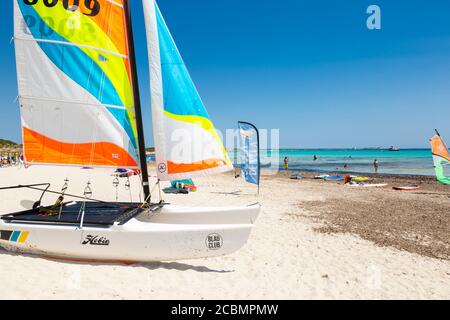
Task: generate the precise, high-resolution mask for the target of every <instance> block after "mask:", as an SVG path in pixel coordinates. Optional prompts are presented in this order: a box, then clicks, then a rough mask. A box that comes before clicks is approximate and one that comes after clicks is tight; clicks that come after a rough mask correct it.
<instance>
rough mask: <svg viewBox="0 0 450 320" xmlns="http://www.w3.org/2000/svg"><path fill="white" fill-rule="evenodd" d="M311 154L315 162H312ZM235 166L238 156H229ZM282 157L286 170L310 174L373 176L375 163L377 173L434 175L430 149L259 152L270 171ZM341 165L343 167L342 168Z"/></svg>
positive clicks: (277, 166)
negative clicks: (339, 173)
mask: <svg viewBox="0 0 450 320" xmlns="http://www.w3.org/2000/svg"><path fill="white" fill-rule="evenodd" d="M314 155H316V156H317V158H318V159H317V160H316V161H313V157H314ZM230 156H231V158H232V159H233V160H234V162H235V164H237V165H239V160H238V159H239V155H238V154H236V153H231V154H230ZM284 157H288V158H289V169H290V170H302V171H312V172H354V173H373V172H374V168H373V162H374V160H375V159H377V160H378V162H379V170H378V172H379V173H381V174H399V175H427V176H433V175H434V167H433V159H432V155H431V150H430V149H404V150H400V151H388V150H381V149H361V150H359V149H357V150H355V149H338V150H335V149H321V150H280V151H278V152H277V151H266V150H263V151H261V165H262V166H263V167H266V168H269V167H271V168H272V169H275V168H283V160H284ZM345 166H347V167H346V168H345Z"/></svg>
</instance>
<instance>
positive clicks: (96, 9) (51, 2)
mask: <svg viewBox="0 0 450 320" xmlns="http://www.w3.org/2000/svg"><path fill="white" fill-rule="evenodd" d="M39 1H43V3H44V5H45V6H46V7H47V8H53V7H54V6H56V5H57V4H58V2H60V1H62V3H63V6H64V8H65V9H66V10H67V11H77V10H79V8H80V2H82V3H83V4H84V7H85V8H86V9H87V10H88V11H90V12H83V14H84V15H86V16H90V17H94V16H96V15H98V14H99V13H100V2H99V1H98V0H23V2H24V3H25V4H26V5H29V6H34V5H35V4H37V3H38V2H39ZM83 11H84V10H83Z"/></svg>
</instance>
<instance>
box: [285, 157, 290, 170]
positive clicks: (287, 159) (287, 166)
mask: <svg viewBox="0 0 450 320" xmlns="http://www.w3.org/2000/svg"><path fill="white" fill-rule="evenodd" d="M284 169H285V170H286V171H288V169H289V158H288V157H285V158H284Z"/></svg>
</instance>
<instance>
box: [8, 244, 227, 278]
mask: <svg viewBox="0 0 450 320" xmlns="http://www.w3.org/2000/svg"><path fill="white" fill-rule="evenodd" d="M5 255H8V256H12V257H26V258H31V259H41V260H47V261H51V262H55V263H61V264H68V265H85V266H86V265H89V266H93V267H94V266H123V267H124V268H146V269H148V270H152V271H153V270H159V269H165V270H176V271H195V272H199V273H233V272H235V270H214V269H211V268H208V267H206V266H201V265H191V264H187V263H181V262H136V263H131V262H130V263H123V262H108V261H71V260H65V259H58V258H54V257H44V256H39V255H33V254H27V253H17V252H11V251H7V250H5V249H3V248H0V257H1V256H5Z"/></svg>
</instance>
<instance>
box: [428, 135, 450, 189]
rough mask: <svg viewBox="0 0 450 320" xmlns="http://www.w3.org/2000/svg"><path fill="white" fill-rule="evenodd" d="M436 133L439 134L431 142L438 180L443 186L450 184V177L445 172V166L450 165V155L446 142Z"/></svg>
mask: <svg viewBox="0 0 450 320" xmlns="http://www.w3.org/2000/svg"><path fill="white" fill-rule="evenodd" d="M436 133H437V134H436V135H435V136H434V137H433V138H431V140H430V143H431V151H432V153H433V161H434V168H435V170H436V178H437V180H438V181H439V182H441V183H443V184H450V177H446V176H445V170H444V167H445V166H449V165H450V154H449V152H448V148H447V146H446V145H445V143H444V140H442V138H441V136H440V134H439V133H438V132H436Z"/></svg>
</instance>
